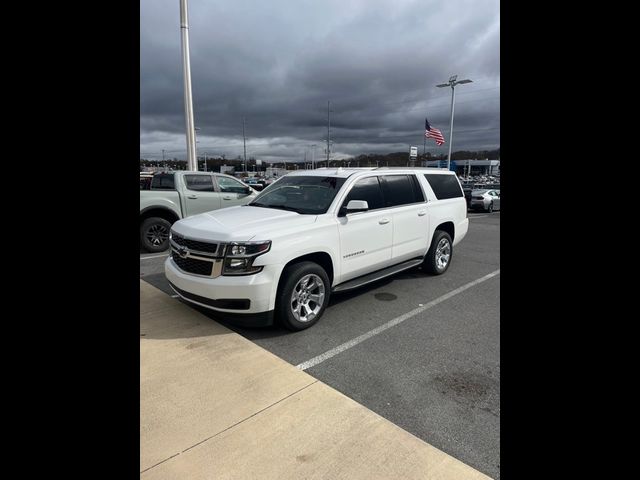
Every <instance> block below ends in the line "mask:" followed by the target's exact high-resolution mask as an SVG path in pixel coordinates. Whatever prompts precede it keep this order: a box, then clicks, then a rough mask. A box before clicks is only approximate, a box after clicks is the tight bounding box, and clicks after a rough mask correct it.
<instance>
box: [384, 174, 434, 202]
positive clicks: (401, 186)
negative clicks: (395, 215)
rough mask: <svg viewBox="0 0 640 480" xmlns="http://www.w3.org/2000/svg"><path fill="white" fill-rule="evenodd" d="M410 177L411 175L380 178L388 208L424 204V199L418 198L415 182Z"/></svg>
mask: <svg viewBox="0 0 640 480" xmlns="http://www.w3.org/2000/svg"><path fill="white" fill-rule="evenodd" d="M409 177H410V176H409V175H383V176H381V177H380V183H381V184H382V192H383V194H384V199H385V204H386V206H387V207H397V206H399V205H409V204H411V203H416V202H424V197H422V199H420V198H417V197H416V191H415V190H414V186H413V182H412V181H411V178H409Z"/></svg>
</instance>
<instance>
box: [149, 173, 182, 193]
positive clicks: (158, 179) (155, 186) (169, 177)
mask: <svg viewBox="0 0 640 480" xmlns="http://www.w3.org/2000/svg"><path fill="white" fill-rule="evenodd" d="M175 188H176V185H175V180H174V178H173V173H156V174H155V175H154V176H153V180H152V181H151V190H175Z"/></svg>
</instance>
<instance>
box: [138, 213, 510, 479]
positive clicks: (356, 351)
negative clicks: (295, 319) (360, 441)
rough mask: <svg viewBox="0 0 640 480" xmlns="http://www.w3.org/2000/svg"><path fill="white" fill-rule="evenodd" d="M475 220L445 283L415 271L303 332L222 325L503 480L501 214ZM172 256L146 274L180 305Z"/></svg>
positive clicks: (361, 294) (149, 261)
mask: <svg viewBox="0 0 640 480" xmlns="http://www.w3.org/2000/svg"><path fill="white" fill-rule="evenodd" d="M469 219H470V226H469V233H468V235H467V237H466V238H465V239H464V240H463V241H462V243H460V244H459V245H457V246H456V249H455V251H454V257H453V262H452V264H451V266H450V268H449V270H448V272H447V273H446V274H445V275H442V276H437V277H435V276H429V275H427V274H425V273H423V272H422V271H420V270H418V269H414V270H409V271H407V272H403V273H401V274H399V275H396V276H394V277H392V278H390V279H385V280H382V281H380V282H377V283H375V284H372V285H370V286H368V287H365V288H361V289H359V290H357V291H354V292H350V293H344V294H340V295H334V296H332V299H331V303H330V306H329V308H328V309H327V311H326V313H325V314H324V316H323V318H322V319H321V321H320V322H319V323H318V324H317V325H315V326H314V327H312V328H310V329H308V330H305V331H302V332H297V333H291V332H289V331H287V330H284V329H281V328H279V327H270V328H261V329H246V328H239V327H234V326H233V325H231V324H228V323H224V322H221V323H224V324H225V325H226V326H227V327H229V328H232V329H233V330H235V331H236V332H238V333H239V334H241V335H243V336H244V337H246V338H248V339H250V340H252V341H253V342H255V343H256V344H258V345H260V346H261V347H263V348H265V349H267V350H269V351H271V352H272V353H274V354H275V355H277V356H279V357H280V358H282V359H284V360H286V361H288V362H290V363H291V364H293V365H297V366H299V368H302V369H305V371H306V372H307V373H309V374H311V375H312V376H314V377H316V378H318V379H319V380H321V381H322V382H324V383H326V384H328V385H330V386H332V387H333V388H335V389H337V390H339V391H340V392H342V393H344V394H345V395H347V396H349V397H351V398H352V399H354V400H356V401H357V402H360V403H361V404H363V405H365V406H366V407H368V408H370V409H371V410H373V411H374V412H376V413H378V414H379V415H382V416H383V417H385V418H387V419H388V420H390V421H392V422H393V423H395V424H396V425H398V426H400V427H402V428H403V429H405V430H407V431H409V432H411V433H412V434H414V435H416V436H417V437H419V438H421V439H423V440H425V441H426V442H428V443H430V444H431V445H433V446H435V447H437V448H439V449H441V450H443V451H444V452H446V453H448V454H450V455H452V456H454V457H456V458H458V459H459V460H461V461H463V462H464V463H467V464H468V465H470V466H472V467H474V468H476V469H478V470H480V471H481V472H483V473H485V474H487V475H489V476H491V477H493V478H499V477H500V275H499V269H500V213H499V212H494V213H491V214H485V213H478V214H476V213H471V212H470V213H469ZM166 257H167V255H166V254H155V255H154V254H142V253H141V255H140V259H141V260H140V274H141V278H142V279H143V280H146V281H147V282H149V283H151V284H152V285H154V286H156V287H158V288H159V289H161V290H163V291H165V292H167V293H168V294H169V295H172V296H173V295H174V294H173V291H171V289H170V288H169V285H168V283H167V280H166V279H165V278H164V270H163V263H164V261H165V259H166ZM199 311H201V312H203V313H205V314H207V316H209V317H210V318H213V317H212V316H211V315H210V314H209V312H208V311H207V310H206V309H199Z"/></svg>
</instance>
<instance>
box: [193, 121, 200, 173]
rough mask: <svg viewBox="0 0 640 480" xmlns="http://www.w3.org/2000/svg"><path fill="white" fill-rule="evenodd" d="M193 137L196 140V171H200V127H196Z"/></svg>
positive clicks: (194, 149)
mask: <svg viewBox="0 0 640 480" xmlns="http://www.w3.org/2000/svg"><path fill="white" fill-rule="evenodd" d="M193 130H194V131H193V138H194V140H195V142H194V144H193V151H194V153H195V156H196V159H195V164H196V170H195V171H196V172H199V171H200V165H199V164H198V143H200V142H199V141H198V131H200V127H195V128H194V129H193Z"/></svg>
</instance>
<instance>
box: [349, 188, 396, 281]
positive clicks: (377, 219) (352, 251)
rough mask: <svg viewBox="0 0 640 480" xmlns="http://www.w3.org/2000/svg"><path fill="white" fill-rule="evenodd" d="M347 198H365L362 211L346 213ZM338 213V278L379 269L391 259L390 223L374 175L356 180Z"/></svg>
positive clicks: (356, 275) (385, 265)
mask: <svg viewBox="0 0 640 480" xmlns="http://www.w3.org/2000/svg"><path fill="white" fill-rule="evenodd" d="M351 200H365V201H366V202H367V203H368V204H369V210H368V211H366V212H356V213H349V214H346V213H345V211H344V207H346V206H347V204H348V203H349V201H351ZM341 207H342V208H341V209H340V211H339V212H338V232H339V235H340V262H341V281H342V282H344V281H347V280H350V279H352V278H355V277H359V276H360V275H365V274H367V273H370V272H373V271H375V270H380V269H381V268H384V267H387V266H389V264H390V262H391V241H392V233H393V222H392V221H391V214H390V212H389V211H388V210H387V209H385V208H384V197H383V196H382V190H381V188H380V183H379V180H378V177H377V176H373V177H366V178H362V179H360V180H358V181H357V182H356V183H355V184H354V185H353V186H352V187H351V190H350V191H349V192H348V193H347V196H346V198H345V199H344V201H343V202H342V206H341Z"/></svg>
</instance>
